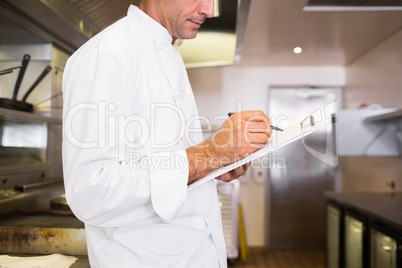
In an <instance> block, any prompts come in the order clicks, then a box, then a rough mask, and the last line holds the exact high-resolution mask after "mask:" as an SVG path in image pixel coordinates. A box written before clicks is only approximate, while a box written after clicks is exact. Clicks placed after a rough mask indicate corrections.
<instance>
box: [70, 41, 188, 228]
mask: <svg viewBox="0 0 402 268" xmlns="http://www.w3.org/2000/svg"><path fill="white" fill-rule="evenodd" d="M121 54H122V53H116V51H114V50H113V49H110V48H106V47H102V46H99V47H98V48H96V49H92V50H91V52H89V53H82V54H80V53H79V52H78V53H76V55H74V56H73V57H72V58H70V59H69V61H68V63H67V65H66V69H65V71H64V75H63V99H64V108H63V169H64V180H65V190H66V197H67V201H68V203H69V205H70V207H71V209H72V211H73V212H74V214H75V215H76V216H77V217H78V218H79V219H80V220H82V221H84V222H87V223H90V224H92V225H96V226H102V227H112V226H126V225H132V224H135V223H139V222H141V221H142V220H144V219H147V218H149V217H155V216H156V215H157V216H158V217H160V219H161V220H163V221H172V220H173V219H174V217H175V216H176V215H177V213H178V211H179V210H180V208H181V206H182V205H183V203H184V202H185V200H186V197H187V181H188V162H187V155H186V152H185V150H173V151H170V152H166V151H165V152H157V153H149V154H143V155H142V157H141V158H140V159H136V161H130V159H127V157H126V158H124V157H123V158H122V157H121V152H119V148H120V147H121V146H120V144H119V142H120V141H117V142H116V143H114V141H113V139H112V138H111V137H112V136H113V135H117V136H118V135H120V134H121V133H120V134H116V133H115V132H116V128H115V125H114V124H115V123H116V120H117V119H116V120H114V121H112V122H111V120H107V119H108V118H107V117H108V112H110V111H111V110H112V111H113V112H114V113H115V114H119V116H121V117H128V116H130V115H131V114H132V110H131V108H130V107H131V106H132V105H134V104H133V103H131V102H132V100H131V97H130V96H131V95H132V94H131V93H130V90H131V89H129V88H130V87H132V84H130V79H132V78H128V77H129V73H128V72H130V73H133V72H134V70H133V69H132V68H133V67H131V66H130V63H128V62H129V61H128V60H127V59H126V58H125V57H123V56H121ZM110 105H112V106H110ZM130 127H131V128H135V125H134V126H130ZM130 127H128V129H125V130H124V131H128V133H130ZM123 134H124V135H126V134H127V133H123ZM111 142H112V143H113V145H114V146H110V143H111ZM166 159H169V161H170V163H171V164H170V165H168V166H166V165H160V163H161V160H166Z"/></svg>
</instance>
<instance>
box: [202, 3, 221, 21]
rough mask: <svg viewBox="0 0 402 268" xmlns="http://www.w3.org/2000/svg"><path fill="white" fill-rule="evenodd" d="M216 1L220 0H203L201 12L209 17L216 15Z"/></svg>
mask: <svg viewBox="0 0 402 268" xmlns="http://www.w3.org/2000/svg"><path fill="white" fill-rule="evenodd" d="M215 1H218V0H202V1H201V6H200V9H199V13H200V14H204V15H205V16H206V17H207V18H212V17H213V16H214V7H215Z"/></svg>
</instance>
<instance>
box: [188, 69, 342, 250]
mask: <svg viewBox="0 0 402 268" xmlns="http://www.w3.org/2000/svg"><path fill="white" fill-rule="evenodd" d="M188 74H189V79H190V82H191V84H192V87H193V90H194V95H195V98H196V102H197V105H198V110H199V112H200V114H201V115H203V116H206V117H207V118H208V119H209V120H211V122H212V124H213V125H215V126H216V127H219V123H220V122H221V121H217V120H214V117H215V116H219V115H220V116H223V117H224V116H226V115H227V113H228V112H231V111H238V110H254V109H259V110H262V111H264V112H265V113H268V92H269V87H270V86H273V85H275V86H301V85H302V86H303V85H306V86H317V85H318V86H320V85H323V86H343V85H344V84H345V71H344V68H342V67H334V66H324V67H242V66H228V67H215V68H199V69H189V70H188ZM256 174H257V172H253V171H251V172H249V173H248V174H247V176H245V177H243V178H241V186H240V202H241V204H242V207H243V214H244V226H245V230H246V239H247V244H248V245H249V246H264V245H265V229H266V221H265V214H266V208H265V193H266V186H265V184H266V183H265V181H264V179H263V180H261V178H258V177H257V175H256ZM265 178H266V177H265Z"/></svg>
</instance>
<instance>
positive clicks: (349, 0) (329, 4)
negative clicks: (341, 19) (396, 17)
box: [303, 0, 402, 11]
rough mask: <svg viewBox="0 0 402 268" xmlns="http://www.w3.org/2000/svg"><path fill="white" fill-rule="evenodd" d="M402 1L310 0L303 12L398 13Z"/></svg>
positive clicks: (401, 7)
mask: <svg viewBox="0 0 402 268" xmlns="http://www.w3.org/2000/svg"><path fill="white" fill-rule="evenodd" d="M396 10H402V0H308V1H307V3H306V5H305V6H304V7H303V11H396Z"/></svg>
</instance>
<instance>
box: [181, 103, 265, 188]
mask: <svg viewBox="0 0 402 268" xmlns="http://www.w3.org/2000/svg"><path fill="white" fill-rule="evenodd" d="M270 124H271V120H270V119H269V118H268V117H267V116H266V115H265V114H264V113H263V112H262V111H244V112H238V113H235V114H233V115H232V116H230V117H229V118H228V119H226V120H225V121H224V122H223V124H222V126H221V128H220V129H219V130H218V131H217V132H216V133H214V134H213V135H212V136H211V137H210V138H209V139H207V140H206V141H204V142H203V143H201V144H199V145H197V146H194V147H191V148H188V149H187V150H186V153H187V159H188V163H189V176H188V184H191V183H193V182H194V181H196V180H198V179H200V178H202V177H204V176H205V175H206V174H208V173H210V172H212V171H213V170H215V169H217V168H219V167H221V166H225V165H229V164H231V163H233V162H236V161H238V160H240V159H242V158H244V157H246V156H247V155H249V154H251V153H253V152H255V151H257V150H259V149H261V148H262V146H263V145H264V144H265V143H267V142H268V140H269V138H270V137H271V132H272V130H271V127H270ZM247 168H248V166H246V168H244V167H243V169H240V168H239V169H236V170H234V171H232V172H229V173H228V174H225V175H223V176H221V177H220V178H219V179H220V180H224V181H229V180H231V179H232V178H235V177H236V178H237V177H239V176H240V175H242V174H244V173H245V171H246V170H247Z"/></svg>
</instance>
